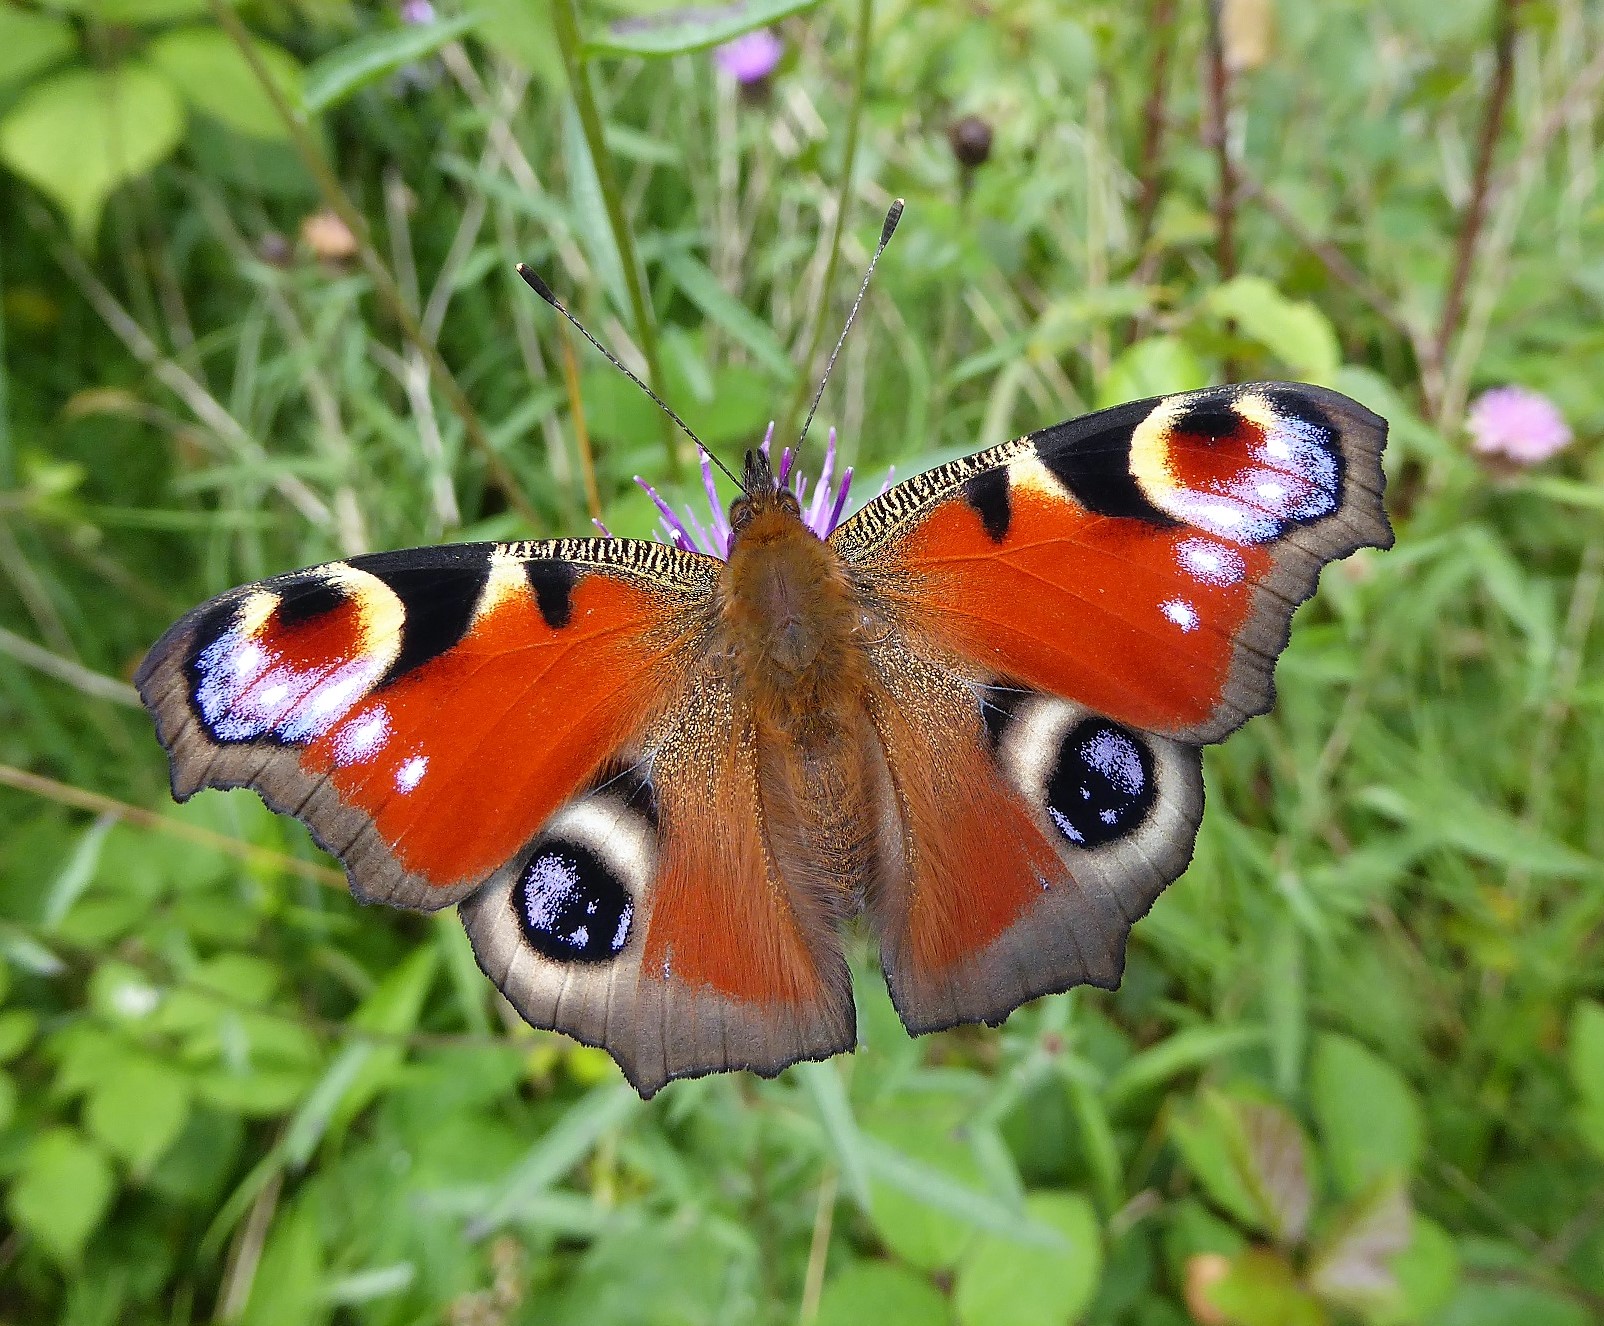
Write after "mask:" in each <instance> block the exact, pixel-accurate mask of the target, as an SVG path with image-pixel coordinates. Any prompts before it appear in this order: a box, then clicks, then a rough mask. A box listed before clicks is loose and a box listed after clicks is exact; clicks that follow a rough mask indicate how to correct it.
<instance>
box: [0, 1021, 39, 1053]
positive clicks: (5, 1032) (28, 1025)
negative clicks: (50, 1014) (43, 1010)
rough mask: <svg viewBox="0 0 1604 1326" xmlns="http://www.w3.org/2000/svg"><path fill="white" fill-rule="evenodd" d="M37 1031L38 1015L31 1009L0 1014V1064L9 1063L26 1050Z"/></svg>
mask: <svg viewBox="0 0 1604 1326" xmlns="http://www.w3.org/2000/svg"><path fill="white" fill-rule="evenodd" d="M38 1029H39V1015H38V1014H37V1013H35V1012H34V1011H33V1010H32V1009H31V1008H8V1009H6V1010H5V1011H4V1012H0V1064H3V1063H9V1062H10V1061H11V1060H13V1059H15V1058H16V1057H17V1056H18V1055H19V1054H21V1053H22V1052H23V1051H24V1050H25V1049H27V1048H28V1044H29V1042H30V1041H32V1040H33V1035H34V1032H36V1031H37V1030H38Z"/></svg>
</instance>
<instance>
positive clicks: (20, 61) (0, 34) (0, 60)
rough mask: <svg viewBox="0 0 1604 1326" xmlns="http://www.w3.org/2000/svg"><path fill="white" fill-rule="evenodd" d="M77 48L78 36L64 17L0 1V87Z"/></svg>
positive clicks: (47, 65) (17, 81)
mask: <svg viewBox="0 0 1604 1326" xmlns="http://www.w3.org/2000/svg"><path fill="white" fill-rule="evenodd" d="M77 49H78V38H77V36H76V34H74V32H73V30H72V24H70V23H68V22H67V21H66V20H65V19H61V18H57V17H56V16H55V15H53V14H38V13H35V12H34V11H33V10H31V9H23V8H21V7H19V6H17V5H9V4H8V5H0V87H5V86H6V84H8V83H19V82H21V81H22V80H23V79H25V78H27V77H28V76H29V75H31V74H36V73H38V72H39V71H40V70H41V69H48V68H49V67H50V66H51V65H53V64H55V63H56V61H57V60H60V59H62V58H64V57H65V56H67V55H70V54H71V53H72V52H73V51H75V50H77Z"/></svg>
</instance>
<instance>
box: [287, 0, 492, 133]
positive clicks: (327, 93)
mask: <svg viewBox="0 0 1604 1326" xmlns="http://www.w3.org/2000/svg"><path fill="white" fill-rule="evenodd" d="M479 21H480V20H479V15H478V13H477V12H473V13H467V14H459V15H457V17H455V18H450V19H445V20H443V21H442V22H438V23H419V24H405V25H403V26H401V27H397V28H392V29H390V30H389V31H388V32H378V33H374V34H373V35H372V36H368V37H358V38H357V39H356V40H355V41H351V42H347V43H346V44H345V45H344V46H339V47H336V48H335V49H334V50H332V51H330V52H329V53H328V54H327V55H324V56H320V57H319V58H318V60H317V61H316V62H315V63H314V64H312V65H311V66H310V67H309V68H308V69H307V71H306V86H305V90H304V91H303V93H302V104H303V105H304V106H305V108H306V113H307V114H308V115H320V114H322V113H323V112H324V111H326V110H328V109H329V108H330V107H332V106H337V105H339V104H340V103H341V102H342V101H344V100H346V99H347V98H348V97H350V96H352V95H353V94H354V93H356V92H358V91H360V90H361V89H362V88H364V87H366V86H367V85H368V84H369V83H373V82H377V81H378V80H379V79H381V78H383V77H385V76H386V75H387V74H393V73H394V72H395V71H396V70H397V69H400V68H401V67H402V66H403V65H409V64H414V63H416V62H417V61H419V60H423V59H426V58H427V57H429V56H431V55H433V54H434V53H435V52H436V51H438V50H439V49H440V48H441V47H442V46H444V45H445V44H446V43H447V42H450V41H455V40H456V39H457V38H458V37H460V36H462V34H463V33H465V32H467V31H469V30H470V29H472V28H473V27H474V25H475V24H477V23H478V22H479Z"/></svg>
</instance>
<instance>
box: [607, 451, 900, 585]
mask: <svg viewBox="0 0 1604 1326" xmlns="http://www.w3.org/2000/svg"><path fill="white" fill-rule="evenodd" d="M773 439H774V425H773V424H770V425H769V429H768V432H767V433H765V434H764V436H763V446H762V451H763V454H764V455H765V456H767V455H768V454H769V446H770V444H771V443H772V441H773ZM795 463H796V453H795V452H793V451H792V450H791V448H790V447H787V448H786V449H785V450H784V451H783V452H781V454H780V466H779V469H778V470H777V471H776V473H775V476H774V477H775V479H776V481H777V482H779V483H780V484H781V485H782V486H783V485H789V486H790V489H791V491H792V492H793V493H795V494H796V500H797V501H798V502H800V503H801V504H802V520H803V523H804V524H806V525H807V527H808V528H809V529H810V530H812V531H813V532H814V533H815V534H817V535H818V536H819V537H820V538H821V539H827V538H829V537H830V535H831V534H832V533H834V532H835V527H836V526H837V525H839V524H840V523H841V517H842V515H843V514H844V513H845V512H846V509H847V494H848V493H849V492H850V491H851V489H852V467H851V466H850V465H849V466H848V467H847V468H846V469H845V470H844V471H842V474H841V482H840V484H839V485H837V484H836V483H835V429H833V428H832V429H831V430H830V439H829V441H828V442H827V443H826V444H825V448H824V465H823V467H822V468H821V469H820V470H819V480H818V482H817V483H816V484H814V485H813V496H812V497H811V498H810V497H809V496H808V479H807V477H806V476H805V475H803V474H800V473H793V472H792V471H793V468H794V466H795ZM894 478H895V471H894V470H893V471H892V472H891V473H889V474H887V476H886V481H885V483H884V484H883V485H882V486H881V488H880V491H881V492H882V493H883V492H885V491H886V489H887V488H890V487H891V485H892V483H893V481H894ZM635 482H636V483H638V484H639V485H640V486H641V487H642V488H644V489H645V490H646V495H647V496H648V497H650V498H651V499H652V501H653V502H655V503H656V504H657V509H658V511H659V512H660V513H661V514H662V517H663V521H662V524H661V525H660V526H659V528H658V531H657V540H658V542H659V543H671V544H673V545H674V546H675V547H676V548H683V549H685V551H686V552H704V553H708V554H710V555H711V556H713V557H718V558H727V557H728V556H729V555H730V519H729V515H728V513H727V512H726V511H725V509H724V503H723V502H722V501H720V499H719V495H718V487H717V485H716V484H715V483H714V481H713V462H712V461H711V460H710V459H709V458H708V455H707V453H706V452H705V451H704V452H703V453H702V488H703V490H704V491H705V492H706V493H707V507H708V510H707V516H706V519H705V520H703V519H701V518H699V517H698V516H697V514H696V511H695V510H694V509H693V508H692V507H689V506H687V507H685V508H684V510H683V512H679V511H675V510H674V508H673V507H671V506H670V505H669V504H668V500H667V499H666V498H665V497H663V495H662V494H661V493H659V492H658V491H657V489H655V488H653V487H652V486H651V484H649V483H647V482H646V480H645V479H642V478H641V477H640V476H639V475H637V476H636V478H635ZM594 523H595V525H596V528H597V529H599V530H600V531H601V532H602V533H603V534H605V535H606V536H607V537H608V538H612V537H613V535H612V532H611V531H610V530H609V529H608V528H607V526H605V525H603V524H602V523H601V521H599V520H598V521H596V522H594Z"/></svg>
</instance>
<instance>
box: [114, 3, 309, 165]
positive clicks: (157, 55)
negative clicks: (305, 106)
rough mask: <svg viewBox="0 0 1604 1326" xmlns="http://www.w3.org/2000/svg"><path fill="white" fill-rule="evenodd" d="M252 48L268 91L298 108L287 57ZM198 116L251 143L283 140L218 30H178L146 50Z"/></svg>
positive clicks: (279, 124) (251, 76)
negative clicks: (274, 90)
mask: <svg viewBox="0 0 1604 1326" xmlns="http://www.w3.org/2000/svg"><path fill="white" fill-rule="evenodd" d="M251 45H252V47H253V48H254V49H255V52H256V56H257V59H259V60H260V61H261V62H262V67H263V68H264V69H265V70H266V71H267V74H268V77H269V78H271V79H272V80H273V85H274V86H275V87H276V88H277V89H278V90H279V93H280V94H281V95H282V96H283V97H284V99H285V100H286V101H287V102H288V103H289V105H290V108H291V109H292V110H296V109H298V108H299V107H300V105H301V83H302V74H301V66H300V64H299V63H298V62H297V61H296V59H295V57H294V56H293V55H291V54H290V53H289V52H288V51H285V50H282V49H281V48H279V47H277V46H274V45H273V44H272V43H271V42H266V41H262V40H261V39H260V38H256V37H253V38H252V39H251ZM146 49H147V53H148V54H149V56H150V58H151V60H152V61H153V62H154V63H155V64H156V66H157V67H158V68H160V69H161V70H162V72H163V73H165V74H166V75H167V76H168V77H169V78H170V79H172V80H173V83H174V84H175V85H176V86H177V88H178V90H179V91H180V92H182V93H183V94H184V97H185V98H186V99H187V100H188V101H189V103H190V104H191V105H192V106H194V107H195V108H196V109H197V110H201V111H205V112H206V114H208V115H210V116H212V117H214V118H215V119H218V120H221V121H222V122H223V123H224V124H226V125H228V127H229V128H231V129H236V130H238V131H239V132H240V133H242V134H249V135H250V136H251V137H252V138H269V139H273V138H288V137H289V127H288V126H287V125H286V124H285V123H284V120H283V119H282V117H281V116H280V115H279V113H278V111H277V110H275V109H274V107H273V102H272V99H271V98H270V97H269V96H268V94H267V91H266V89H264V88H263V87H262V85H261V83H260V82H259V81H258V79H257V77H256V74H255V72H254V71H253V70H252V69H251V66H250V65H249V63H247V61H246V59H245V57H244V55H242V54H241V53H240V49H239V47H238V46H236V45H234V42H233V41H232V39H230V38H229V37H228V36H227V34H225V33H224V32H223V31H222V30H221V29H218V28H212V27H204V28H201V27H196V28H179V29H178V30H177V31H176V32H168V33H164V34H163V35H162V36H160V37H158V38H156V40H155V41H153V42H151V44H150V45H149V47H147V48H146Z"/></svg>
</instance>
